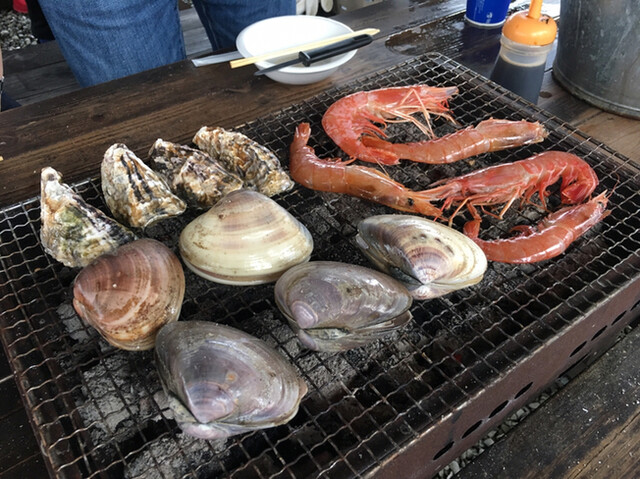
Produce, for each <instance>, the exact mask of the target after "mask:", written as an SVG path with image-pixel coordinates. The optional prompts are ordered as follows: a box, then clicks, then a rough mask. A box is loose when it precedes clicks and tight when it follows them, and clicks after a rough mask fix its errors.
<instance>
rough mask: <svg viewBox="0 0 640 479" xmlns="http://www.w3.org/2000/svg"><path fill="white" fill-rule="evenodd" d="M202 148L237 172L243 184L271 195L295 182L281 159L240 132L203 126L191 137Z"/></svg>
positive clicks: (290, 186)
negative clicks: (284, 168) (281, 162)
mask: <svg viewBox="0 0 640 479" xmlns="http://www.w3.org/2000/svg"><path fill="white" fill-rule="evenodd" d="M193 142H194V143H195V144H196V145H197V146H198V148H200V149H201V150H202V151H205V152H207V153H208V154H209V155H211V156H212V157H213V158H215V159H216V160H219V161H220V162H222V164H223V165H224V166H225V168H226V169H227V170H229V171H231V172H233V173H236V174H237V175H238V176H239V177H240V178H241V179H242V181H243V182H244V187H245V188H249V189H252V190H257V191H259V192H260V193H262V194H263V195H266V196H274V195H277V194H278V193H283V192H285V191H288V190H290V189H291V188H293V185H294V182H293V181H292V180H291V178H289V175H287V173H286V172H285V171H284V170H283V169H282V166H281V165H280V160H278V158H277V157H276V155H275V154H274V153H273V152H272V151H271V150H269V149H268V148H267V147H265V146H263V145H261V144H259V143H257V142H255V141H253V140H252V139H250V138H248V137H246V136H245V135H243V134H242V133H239V132H236V131H227V130H224V129H223V128H211V127H208V126H203V127H202V128H200V130H198V132H197V133H196V135H195V136H194V137H193Z"/></svg>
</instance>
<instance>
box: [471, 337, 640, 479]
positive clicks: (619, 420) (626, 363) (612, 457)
mask: <svg viewBox="0 0 640 479" xmlns="http://www.w3.org/2000/svg"><path fill="white" fill-rule="evenodd" d="M639 361H640V328H637V327H636V328H635V329H634V330H632V332H631V333H630V334H629V335H628V336H627V337H626V338H624V339H623V340H622V341H620V342H619V343H617V344H616V345H615V346H614V347H612V348H611V349H610V350H609V351H608V352H607V353H605V354H604V355H603V356H602V358H601V359H599V360H598V361H597V362H596V363H594V364H593V365H592V366H591V367H590V368H589V369H587V370H586V371H584V372H583V373H582V374H581V375H579V376H578V377H577V378H576V379H574V380H573V381H571V382H570V383H569V384H568V385H567V386H565V387H564V389H562V390H561V391H559V392H558V393H557V394H556V395H555V396H553V397H552V398H551V399H549V400H548V401H547V402H546V403H545V406H544V407H543V408H540V409H538V410H537V411H535V412H534V413H533V414H531V416H529V417H528V418H527V419H525V421H523V423H522V424H520V425H518V427H517V428H515V429H514V430H512V431H511V432H510V433H509V434H508V435H507V436H506V437H505V439H503V440H502V441H501V442H499V443H497V444H495V445H494V446H493V447H491V448H490V449H488V450H486V451H485V452H484V453H483V454H482V455H480V456H479V457H478V458H477V459H476V460H475V461H474V462H472V463H471V464H470V465H469V466H467V467H466V468H465V469H463V470H462V471H461V473H460V475H459V477H460V479H489V478H496V477H505V478H507V477H509V478H511V477H513V478H515V477H517V478H520V479H528V478H531V479H538V478H541V477H544V478H546V479H555V478H558V479H559V478H563V479H609V478H616V479H620V478H636V477H638V460H637V451H638V449H639V447H640V400H639V399H638V398H640V377H639V376H638V368H637V365H638V362H639ZM578 438H579V440H577V439H578Z"/></svg>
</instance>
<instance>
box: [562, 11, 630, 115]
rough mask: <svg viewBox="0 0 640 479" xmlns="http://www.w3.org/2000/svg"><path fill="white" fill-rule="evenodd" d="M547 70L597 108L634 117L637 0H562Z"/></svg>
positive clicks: (574, 93) (575, 93) (576, 94)
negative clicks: (553, 53) (553, 55)
mask: <svg viewBox="0 0 640 479" xmlns="http://www.w3.org/2000/svg"><path fill="white" fill-rule="evenodd" d="M553 75H554V77H555V79H556V80H557V81H558V82H560V83H561V84H562V85H563V86H564V87H565V88H566V89H567V90H569V91H570V92H571V93H572V94H573V95H575V96H577V97H579V98H581V99H583V100H585V101H587V102H589V103H591V104H593V105H595V106H597V107H598V108H602V109H603V110H607V111H612V112H614V113H618V114H621V115H626V116H630V117H633V118H640V9H639V8H638V3H637V0H562V1H561V4H560V23H559V31H558V47H557V53H556V58H555V62H554V65H553Z"/></svg>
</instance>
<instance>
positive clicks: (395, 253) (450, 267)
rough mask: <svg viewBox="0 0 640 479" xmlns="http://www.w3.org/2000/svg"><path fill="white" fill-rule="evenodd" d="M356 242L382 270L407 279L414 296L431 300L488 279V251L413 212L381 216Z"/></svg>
mask: <svg viewBox="0 0 640 479" xmlns="http://www.w3.org/2000/svg"><path fill="white" fill-rule="evenodd" d="M356 244H357V245H358V246H359V247H360V249H361V250H362V252H363V253H364V254H365V255H366V256H367V257H368V258H369V259H370V260H371V262H372V263H374V264H375V265H376V267H377V268H379V269H380V270H382V271H385V272H387V273H389V274H390V275H392V276H393V277H394V278H396V279H398V280H400V281H402V282H403V283H404V284H405V285H406V286H407V288H408V289H409V291H410V292H411V294H412V295H413V297H414V299H429V298H435V297H438V296H442V295H445V294H447V293H450V292H451V291H454V290H457V289H461V288H466V287H468V286H471V285H474V284H476V283H478V282H480V281H481V280H482V278H483V277H484V273H485V271H486V269H487V258H486V256H485V254H484V252H483V251H482V250H481V249H480V247H479V246H478V245H476V244H475V243H474V242H473V241H472V240H471V239H469V238H467V237H466V236H465V235H463V234H462V233H460V232H458V231H456V230H454V229H453V228H450V227H448V226H445V225H443V224H441V223H437V222H435V221H431V220H428V219H426V218H422V217H419V216H412V215H399V214H396V215H378V216H371V217H369V218H366V219H364V220H362V221H361V222H360V223H359V224H358V235H357V236H356Z"/></svg>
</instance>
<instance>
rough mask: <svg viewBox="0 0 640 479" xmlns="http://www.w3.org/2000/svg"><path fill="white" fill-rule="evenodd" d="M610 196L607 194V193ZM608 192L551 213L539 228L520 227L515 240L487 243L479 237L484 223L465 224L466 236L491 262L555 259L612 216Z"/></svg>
mask: <svg viewBox="0 0 640 479" xmlns="http://www.w3.org/2000/svg"><path fill="white" fill-rule="evenodd" d="M605 193H606V192H605ZM605 193H601V194H600V195H598V196H596V197H595V198H592V199H591V200H589V201H587V202H586V203H582V204H580V205H574V206H567V207H564V208H562V209H560V210H558V211H556V212H555V213H551V214H550V215H549V216H547V217H546V218H544V219H543V220H542V221H541V222H540V223H538V224H537V225H536V226H535V227H531V226H523V225H521V226H516V227H515V228H513V229H514V230H516V231H519V232H520V233H521V234H520V235H519V236H516V237H514V238H507V239H497V240H492V241H484V240H481V239H479V238H478V231H479V229H480V220H478V219H475V220H472V221H469V222H467V223H466V224H465V225H464V228H463V229H464V234H466V235H467V236H468V237H469V238H471V239H472V240H473V241H475V242H476V244H477V245H478V246H480V248H481V249H482V251H484V253H485V255H486V256H487V259H489V260H491V261H499V262H502V263H535V262H536V261H542V260H545V259H549V258H554V257H556V256H558V255H559V254H561V253H563V252H564V251H565V250H566V249H567V248H568V247H569V245H570V244H571V243H572V242H573V241H575V240H576V239H577V238H579V237H580V236H581V235H582V234H584V233H585V232H586V231H587V230H588V229H589V228H591V227H592V226H593V225H595V224H596V223H598V222H599V221H600V220H602V219H603V218H605V217H606V216H608V215H609V213H610V211H605V210H606V208H607V201H608V199H607V197H606V196H605Z"/></svg>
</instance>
